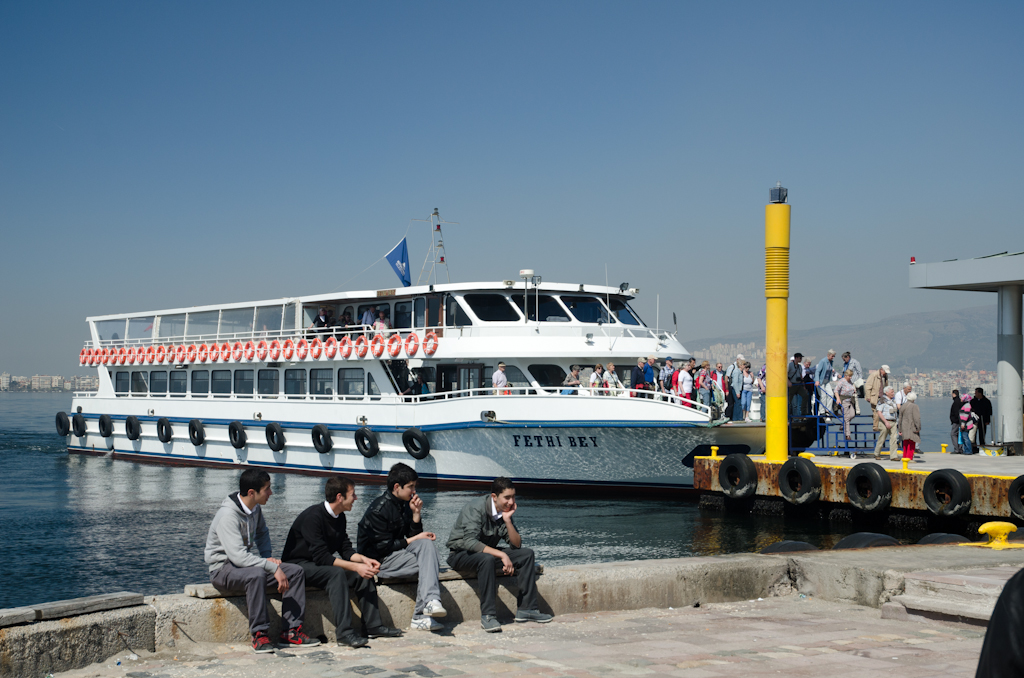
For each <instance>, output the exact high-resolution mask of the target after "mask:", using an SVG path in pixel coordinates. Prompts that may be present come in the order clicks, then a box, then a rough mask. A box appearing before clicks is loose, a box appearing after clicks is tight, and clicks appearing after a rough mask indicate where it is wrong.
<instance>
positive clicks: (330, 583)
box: [295, 560, 382, 638]
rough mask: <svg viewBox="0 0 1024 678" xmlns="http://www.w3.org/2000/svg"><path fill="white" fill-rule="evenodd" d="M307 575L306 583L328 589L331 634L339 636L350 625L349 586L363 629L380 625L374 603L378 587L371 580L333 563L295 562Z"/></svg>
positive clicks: (376, 603)
mask: <svg viewBox="0 0 1024 678" xmlns="http://www.w3.org/2000/svg"><path fill="white" fill-rule="evenodd" d="M295 564H296V565H298V566H299V567H301V568H302V571H303V572H304V573H305V575H306V584H307V585H309V586H315V587H317V588H318V589H323V590H324V591H327V597H328V598H329V599H330V601H331V611H332V612H333V613H334V626H335V631H334V633H335V634H336V635H337V636H338V637H339V638H340V637H341V636H343V635H344V634H345V633H346V632H348V631H349V630H350V629H351V627H352V606H351V605H350V604H349V593H348V590H349V588H351V589H353V590H354V591H355V594H356V597H357V598H358V599H359V610H360V611H361V612H362V616H363V628H364V629H372V628H376V627H378V626H382V623H381V620H380V607H379V604H378V602H377V586H376V585H375V584H374V583H373V580H372V579H363V578H362V577H360V576H359V575H358V574H356V573H355V572H350V571H349V570H343V569H341V568H340V567H335V566H333V565H316V564H315V563H311V562H309V561H308V560H300V561H296V563H295Z"/></svg>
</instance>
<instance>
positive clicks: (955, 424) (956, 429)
mask: <svg viewBox="0 0 1024 678" xmlns="http://www.w3.org/2000/svg"><path fill="white" fill-rule="evenodd" d="M961 405H963V403H962V402H960V391H958V390H956V389H953V404H952V405H950V407H949V424H950V426H952V429H951V430H950V432H949V438H950V440H951V441H952V442H953V445H952V447H951V448H950V450H949V453H950V454H963V449H961V447H960V407H961Z"/></svg>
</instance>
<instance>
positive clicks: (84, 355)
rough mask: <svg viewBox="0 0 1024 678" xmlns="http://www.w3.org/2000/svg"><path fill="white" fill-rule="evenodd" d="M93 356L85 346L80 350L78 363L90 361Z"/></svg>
mask: <svg viewBox="0 0 1024 678" xmlns="http://www.w3.org/2000/svg"><path fill="white" fill-rule="evenodd" d="M91 357H92V355H91V354H90V353H89V349H87V348H83V349H82V350H81V351H79V352H78V364H79V365H84V364H86V363H87V362H89V358H91Z"/></svg>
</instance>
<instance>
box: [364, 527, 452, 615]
mask: <svg viewBox="0 0 1024 678" xmlns="http://www.w3.org/2000/svg"><path fill="white" fill-rule="evenodd" d="M439 569H440V559H439V558H438V557H437V549H436V548H434V542H433V541H431V540H430V539H417V540H416V541H414V542H411V543H410V544H409V545H408V546H406V547H405V548H404V549H402V550H400V551H395V552H394V553H392V554H391V555H389V556H388V557H386V558H385V559H384V560H382V561H380V574H379V575H378V576H381V577H386V578H391V577H418V581H417V583H416V608H415V609H414V610H413V615H412V616H413V619H417V618H419V617H422V616H423V608H424V606H425V605H426V604H427V603H428V602H430V601H431V600H441V585H440V584H439V583H438V581H437V572H438V570H439Z"/></svg>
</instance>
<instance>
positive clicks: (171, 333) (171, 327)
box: [159, 313, 185, 339]
mask: <svg viewBox="0 0 1024 678" xmlns="http://www.w3.org/2000/svg"><path fill="white" fill-rule="evenodd" d="M159 334H160V337H161V338H163V339H166V338H168V337H183V336H185V314H184V313H178V314H176V315H162V316H160V331H159Z"/></svg>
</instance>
